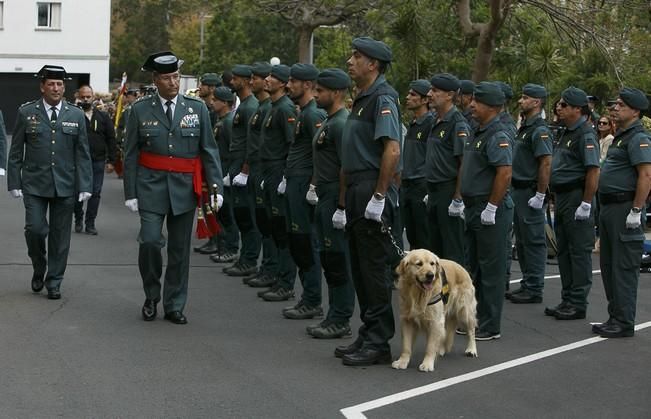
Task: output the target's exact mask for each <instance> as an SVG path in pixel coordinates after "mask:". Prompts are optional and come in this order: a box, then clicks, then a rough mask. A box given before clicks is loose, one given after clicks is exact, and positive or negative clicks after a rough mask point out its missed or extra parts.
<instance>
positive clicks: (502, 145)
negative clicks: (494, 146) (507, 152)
mask: <svg viewBox="0 0 651 419" xmlns="http://www.w3.org/2000/svg"><path fill="white" fill-rule="evenodd" d="M499 146H500V147H508V146H509V143H499Z"/></svg>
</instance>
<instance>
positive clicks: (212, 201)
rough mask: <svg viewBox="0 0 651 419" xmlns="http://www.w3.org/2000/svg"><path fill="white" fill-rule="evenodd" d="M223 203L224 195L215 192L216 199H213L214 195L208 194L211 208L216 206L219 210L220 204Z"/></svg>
mask: <svg viewBox="0 0 651 419" xmlns="http://www.w3.org/2000/svg"><path fill="white" fill-rule="evenodd" d="M223 204H224V197H223V196H222V195H220V194H217V199H216V200H215V195H214V194H211V195H210V207H211V208H217V210H219V209H220V208H221V207H222V205H223Z"/></svg>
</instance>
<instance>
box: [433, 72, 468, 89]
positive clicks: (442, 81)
mask: <svg viewBox="0 0 651 419" xmlns="http://www.w3.org/2000/svg"><path fill="white" fill-rule="evenodd" d="M430 82H431V83H432V87H436V88H437V89H439V90H443V91H446V92H456V91H457V90H459V89H460V88H461V82H460V81H459V79H458V78H456V77H455V76H453V75H452V74H448V73H441V74H436V75H434V77H432V79H431V80H430Z"/></svg>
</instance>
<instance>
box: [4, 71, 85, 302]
mask: <svg viewBox="0 0 651 419" xmlns="http://www.w3.org/2000/svg"><path fill="white" fill-rule="evenodd" d="M37 76H38V77H40V79H41V83H40V88H41V96H42V97H41V99H39V100H35V101H33V102H29V103H26V104H24V105H23V106H21V107H20V108H19V109H18V116H17V118H16V126H15V128H14V132H13V137H12V142H11V149H10V151H9V162H8V163H9V164H8V165H7V186H8V189H9V192H10V193H11V195H12V196H13V197H14V198H21V197H22V198H23V204H24V205H25V240H26V241H27V252H28V255H29V257H30V259H31V260H32V266H33V268H34V274H33V276H32V290H33V291H34V292H40V291H41V290H42V289H43V286H46V287H47V296H48V298H49V299H52V300H57V299H59V298H61V292H60V289H59V287H60V285H61V281H62V280H63V275H64V273H65V271H66V265H67V263H68V252H69V250H70V232H71V226H72V214H73V210H74V204H75V199H77V200H78V201H80V202H83V201H86V200H88V199H89V198H90V197H91V193H90V191H91V182H92V163H91V159H90V152H89V148H88V138H87V135H86V117H85V116H84V113H83V112H82V111H81V109H79V108H77V107H75V106H73V105H71V104H69V103H68V102H66V101H65V99H64V97H63V94H64V92H65V83H64V80H65V78H66V71H65V69H64V68H63V67H59V66H53V65H46V66H43V68H41V70H40V71H39V72H38V74H37ZM75 191H79V195H78V196H75ZM48 208H49V211H50V217H49V220H48V218H47V212H48ZM46 237H47V240H48V242H47V247H46V245H45V238H46ZM46 254H47V259H46Z"/></svg>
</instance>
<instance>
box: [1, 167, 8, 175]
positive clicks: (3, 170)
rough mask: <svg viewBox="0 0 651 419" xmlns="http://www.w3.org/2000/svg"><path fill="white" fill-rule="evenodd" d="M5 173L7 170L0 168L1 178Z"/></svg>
mask: <svg viewBox="0 0 651 419" xmlns="http://www.w3.org/2000/svg"><path fill="white" fill-rule="evenodd" d="M5 173H7V172H5V169H2V168H0V176H4V175H5Z"/></svg>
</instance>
